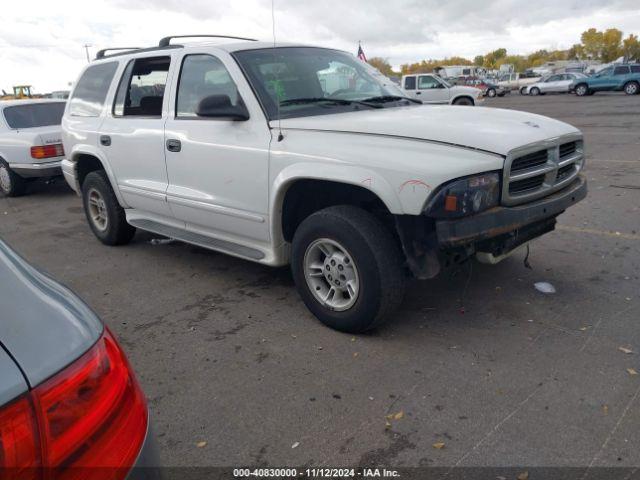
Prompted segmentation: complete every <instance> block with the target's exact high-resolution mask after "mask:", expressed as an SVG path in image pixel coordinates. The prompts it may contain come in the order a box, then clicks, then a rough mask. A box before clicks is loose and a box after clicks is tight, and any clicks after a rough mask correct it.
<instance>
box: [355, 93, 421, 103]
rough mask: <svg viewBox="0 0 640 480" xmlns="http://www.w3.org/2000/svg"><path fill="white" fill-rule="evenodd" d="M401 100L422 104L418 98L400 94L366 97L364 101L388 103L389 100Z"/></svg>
mask: <svg viewBox="0 0 640 480" xmlns="http://www.w3.org/2000/svg"><path fill="white" fill-rule="evenodd" d="M401 100H407V101H409V102H412V103H419V104H420V105H422V102H421V101H420V100H416V99H415V98H410V97H401V96H399V95H380V96H379V97H371V98H365V99H364V100H362V101H363V102H380V103H387V102H399V101H401Z"/></svg>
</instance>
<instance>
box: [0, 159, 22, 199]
mask: <svg viewBox="0 0 640 480" xmlns="http://www.w3.org/2000/svg"><path fill="white" fill-rule="evenodd" d="M26 190H27V181H26V180H25V179H24V178H22V177H21V176H20V175H18V174H17V173H15V172H14V171H13V170H11V167H9V164H8V163H7V162H5V161H4V160H3V159H2V158H0V193H1V194H2V195H4V196H6V197H19V196H20V195H24V192H25V191H26Z"/></svg>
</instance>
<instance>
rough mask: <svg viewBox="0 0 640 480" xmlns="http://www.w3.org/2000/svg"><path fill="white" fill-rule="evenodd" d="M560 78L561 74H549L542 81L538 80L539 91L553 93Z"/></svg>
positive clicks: (556, 89)
mask: <svg viewBox="0 0 640 480" xmlns="http://www.w3.org/2000/svg"><path fill="white" fill-rule="evenodd" d="M561 78H562V76H561V75H551V76H550V77H549V78H547V79H546V80H545V81H544V82H540V83H539V85H540V91H541V92H543V93H553V92H557V91H558V88H559V86H558V83H559V82H560V79H561Z"/></svg>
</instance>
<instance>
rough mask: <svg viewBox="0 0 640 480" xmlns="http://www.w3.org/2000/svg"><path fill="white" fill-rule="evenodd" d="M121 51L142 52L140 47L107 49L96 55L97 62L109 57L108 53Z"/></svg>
mask: <svg viewBox="0 0 640 480" xmlns="http://www.w3.org/2000/svg"><path fill="white" fill-rule="evenodd" d="M120 50H142V48H140V47H119V48H105V49H103V50H100V51H98V53H96V60H99V59H101V58H104V57H106V56H108V55H107V52H113V51H120Z"/></svg>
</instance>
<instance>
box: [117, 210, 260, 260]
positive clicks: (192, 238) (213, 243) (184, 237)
mask: <svg viewBox="0 0 640 480" xmlns="http://www.w3.org/2000/svg"><path fill="white" fill-rule="evenodd" d="M127 221H128V222H129V223H130V224H131V225H133V226H134V227H136V228H139V229H141V230H147V231H149V232H153V233H157V234H158V235H164V236H165V237H169V238H175V239H176V240H180V241H182V242H186V243H192V244H194V245H199V246H201V247H204V248H210V249H212V250H219V251H222V252H228V253H234V254H236V255H240V256H241V257H247V258H252V259H254V260H262V259H263V258H264V253H262V252H261V251H260V250H256V249H255V248H250V247H245V246H244V245H238V244H237V243H233V242H228V241H226V240H220V239H218V238H211V237H207V236H205V235H201V234H199V233H195V232H190V231H188V230H182V229H181V228H177V227H171V226H169V225H164V224H162V223H158V222H154V221H153V220H142V219H133V220H127Z"/></svg>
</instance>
